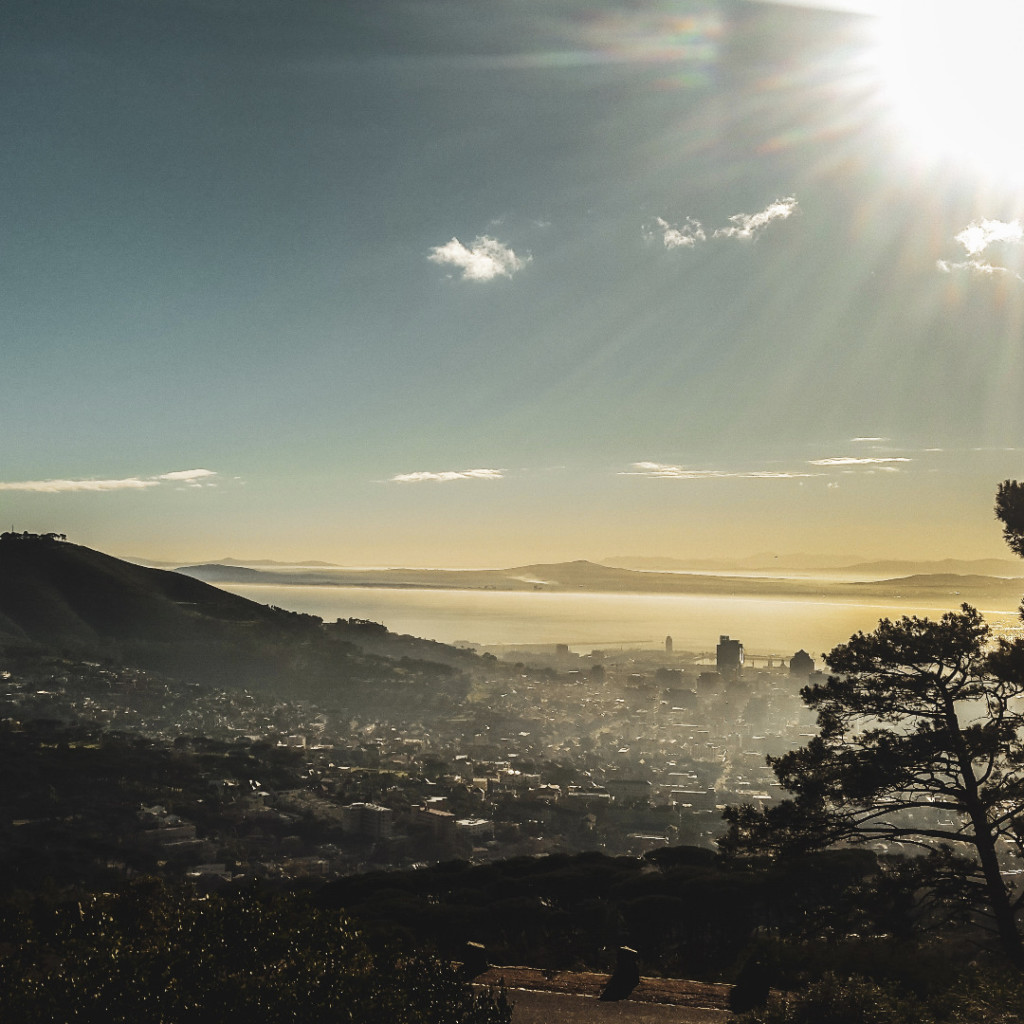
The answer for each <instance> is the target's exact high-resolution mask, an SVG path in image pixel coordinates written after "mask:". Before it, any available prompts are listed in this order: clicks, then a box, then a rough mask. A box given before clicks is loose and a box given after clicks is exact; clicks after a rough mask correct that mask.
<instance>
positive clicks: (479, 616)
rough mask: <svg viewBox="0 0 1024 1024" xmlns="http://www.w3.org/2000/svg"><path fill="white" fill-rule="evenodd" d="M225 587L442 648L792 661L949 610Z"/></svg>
mask: <svg viewBox="0 0 1024 1024" xmlns="http://www.w3.org/2000/svg"><path fill="white" fill-rule="evenodd" d="M220 586H221V587H222V588H223V589H224V590H229V591H231V592H232V593H234V594H239V595H241V596H243V597H247V598H249V599H250V600H253V601H258V602H260V603H261V604H272V605H277V606H278V607H280V608H287V609H289V610H291V611H298V612H307V613H311V614H314V615H319V616H320V617H321V618H323V619H325V620H327V621H333V620H334V619H338V618H342V619H347V618H358V619H370V620H373V621H374V622H381V623H383V624H384V625H385V626H387V627H388V629H390V630H392V631H393V632H395V633H407V634H410V635H412V636H418V637H425V638H426V639H429V640H439V641H442V642H444V643H458V644H466V643H473V644H480V645H485V646H501V645H505V646H525V645H533V644H545V645H547V644H552V645H553V644H568V645H569V647H570V648H571V649H572V650H574V651H576V652H578V653H586V652H589V651H590V650H592V649H596V648H616V647H627V648H628V647H640V648H646V649H653V648H658V647H662V646H663V645H664V642H665V637H666V636H671V637H672V640H673V646H674V649H675V650H676V651H688V652H692V653H694V654H702V653H707V652H713V651H714V649H715V645H716V644H717V643H718V639H719V637H720V636H721V635H726V634H727V635H729V636H731V637H732V638H733V639H736V640H740V641H741V642H742V643H743V645H744V648H745V650H746V651H747V653H748V657H749V656H751V655H753V656H757V655H760V656H765V657H767V656H772V657H785V658H787V659H788V658H789V657H790V656H791V655H792V654H793V653H794V652H795V651H797V650H801V649H802V650H805V651H807V652H808V653H809V654H810V655H811V656H812V657H814V658H818V657H820V655H821V654H822V653H823V652H827V651H829V650H831V649H832V647H834V646H835V645H836V644H839V643H843V642H845V641H846V640H848V639H849V637H850V636H851V635H852V634H853V633H855V632H857V631H858V630H863V631H864V632H869V631H871V630H872V629H874V628H875V626H876V625H877V624H878V620H879V619H881V618H883V617H887V618H899V617H900V616H903V615H919V616H927V617H929V618H938V617H940V616H941V615H942V614H943V612H946V611H950V610H952V607H951V606H950V605H941V604H939V603H937V601H936V600H935V599H933V600H932V602H931V603H925V604H922V603H921V602H920V600H918V601H915V600H913V599H906V600H900V601H895V600H892V601H887V602H884V603H880V602H873V601H864V602H851V601H846V600H831V599H829V598H827V597H822V598H817V597H816V598H814V599H798V598H791V597H765V596H719V595H714V596H709V595H694V594H625V593H614V594H607V593H589V592H587V593H557V592H543V591H494V590H458V589H428V588H400V587H370V586H309V585H279V584H276V583H273V584H220ZM981 611H982V612H983V613H984V614H985V618H986V620H987V621H988V622H989V624H990V625H991V626H993V628H994V629H995V630H996V631H997V633H999V634H1001V635H1007V636H1008V635H1011V634H1015V633H1019V631H1020V629H1021V622H1020V619H1019V617H1018V615H1017V611H1016V608H1015V606H1014V605H1013V603H1011V602H1009V601H1007V602H1005V606H1004V607H998V606H995V607H983V608H982V609H981Z"/></svg>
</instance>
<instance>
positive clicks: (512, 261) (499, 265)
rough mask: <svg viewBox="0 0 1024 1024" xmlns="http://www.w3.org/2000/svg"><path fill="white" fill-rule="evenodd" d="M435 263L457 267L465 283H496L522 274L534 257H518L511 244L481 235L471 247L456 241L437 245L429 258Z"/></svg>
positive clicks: (474, 240)
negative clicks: (495, 279)
mask: <svg viewBox="0 0 1024 1024" xmlns="http://www.w3.org/2000/svg"><path fill="white" fill-rule="evenodd" d="M427 259H428V260H430V262H431V263H440V264H441V265H443V266H450V267H456V268H457V269H459V270H461V271H462V280H463V281H493V280H494V278H496V277H511V276H512V275H513V274H516V273H518V272H519V271H520V270H522V269H523V267H525V266H526V264H527V263H529V262H530V259H531V256H530V255H529V254H527V255H526V256H517V255H516V254H515V253H514V252H513V251H512V250H511V249H510V248H509V247H508V246H507V245H504V244H503V243H501V242H499V241H498V240H497V239H496V238H491V237H490V236H489V235H478V236H477V237H476V238H474V239H473V241H472V243H471V244H470V245H468V246H466V245H463V244H462V242H460V241H459V240H458V239H457V238H453V239H452V240H451V241H450V242H446V243H445V244H444V245H435V246H434V247H433V248H432V249H431V250H430V253H429V254H428V256H427Z"/></svg>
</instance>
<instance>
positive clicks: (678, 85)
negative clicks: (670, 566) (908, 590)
mask: <svg viewBox="0 0 1024 1024" xmlns="http://www.w3.org/2000/svg"><path fill="white" fill-rule="evenodd" d="M839 8H846V9H839ZM883 11H898V13H899V16H897V15H896V14H891V13H881V12H883ZM923 11H924V9H923V7H922V6H921V5H920V4H916V3H913V2H908V3H906V4H893V5H887V6H886V7H885V8H884V9H883V8H882V7H879V6H878V5H877V4H874V5H872V4H868V3H856V2H854V0H851V2H849V3H842V4H840V3H835V4H820V5H819V4H811V3H805V4H793V5H788V4H779V3H768V2H753V0H721V2H718V0H678V2H665V0H650V2H646V3H640V4H635V3H625V2H606V3H597V4H594V3H582V2H579V0H555V2H544V3H541V2H539V0H521V2H516V3H506V4H493V5H487V6H480V5H477V4H470V3H468V2H465V0H428V2H423V0H417V2H406V0H386V2H380V0H377V2H374V3H370V2H362V0H354V2H351V3H344V4H334V5H323V4H317V3H313V2H311V0H291V2H288V3H285V2H279V0H259V2H257V3H252V2H246V3H241V2H235V0H219V2H214V0H196V2H194V3H191V4H188V5H183V4H180V3H170V2H166V0H155V2H153V3H149V4H146V5H139V4H135V3H130V2H121V0H100V2H99V3H97V4H95V5H90V9H89V11H88V12H84V11H82V10H80V9H79V8H78V7H77V6H75V5H73V4H71V3H68V2H65V0H50V2H45V3H42V4H29V3H26V2H24V0H15V3H13V4H12V5H10V6H9V8H8V9H7V12H6V14H5V19H6V21H7V27H8V31H7V32H6V33H4V37H3V39H2V40H0V54H2V56H3V59H2V61H0V66H2V67H3V70H2V71H0V75H2V76H3V81H4V84H5V86H6V88H5V89H4V93H3V94H4V96H5V100H4V102H3V107H2V110H3V117H4V122H5V127H6V129H7V133H8V136H9V138H10V139H11V142H10V144H9V146H8V147H7V149H6V152H5V154H4V157H3V161H4V167H5V171H6V173H5V182H6V185H7V187H6V188H5V189H4V190H3V193H2V194H0V224H2V225H3V233H2V241H0V291H2V294H3V296H4V303H3V306H2V309H0V337H2V338H3V349H4V354H5V367H6V373H5V374H4V377H3V382H2V384H0V423H2V424H3V429H4V436H5V440H6V444H5V458H4V460H3V466H2V468H0V520H2V521H3V522H4V528H5V529H7V528H8V526H10V527H11V528H13V529H16V530H19V531H20V530H30V531H38V532H45V531H51V530H52V531H59V532H61V533H66V534H67V535H68V538H69V540H72V541H75V542H78V543H83V544H87V545H89V546H93V547H98V548H102V549H104V550H108V551H111V552H113V553H119V554H132V555H138V556H146V557H149V558H153V559H161V558H162V559H167V560H168V561H174V560H180V561H187V560H191V559H194V558H197V557H207V556H210V555H214V554H218V555H230V556H234V557H250V558H257V557H263V558H273V559H279V560H282V561H288V560H298V559H306V558H319V559H324V560H327V561H331V562H335V563H338V564H343V565H378V564H391V565H397V564H403V565H436V566H467V565H472V566H485V565H495V566H498V565H502V566H509V565H517V564H530V563H535V562H545V561H562V560H569V559H575V558H587V559H592V560H599V559H601V558H602V557H609V556H612V555H635V556H644V555H646V556H664V557H681V558H686V557H702V558H715V557H719V558H723V559H726V558H728V557H730V556H732V557H743V556H746V555H749V554H752V553H754V552H777V553H779V554H780V555H782V554H793V553H800V552H807V553H821V554H822V555H824V556H835V557H838V556H843V555H850V556H851V557H854V558H864V559H872V558H915V559H924V558H943V557H962V558H982V557H1007V556H1008V552H1007V550H1006V548H1005V546H1004V544H1003V542H1002V539H1001V529H1000V527H999V524H998V523H997V522H996V520H995V518H994V516H993V514H992V506H993V501H994V496H995V490H996V486H997V484H998V483H999V482H1000V481H1001V480H1003V479H1006V478H1014V477H1019V476H1020V475H1021V473H1020V469H1019V467H1020V465H1021V454H1022V450H1024V441H1022V429H1021V428H1022V426H1024V423H1022V420H1024V365H1022V364H1024V350H1022V345H1021V339H1022V337H1024V334H1022V326H1024V276H1022V275H1024V259H1022V256H1024V226H1022V225H1024V210H1022V209H1021V201H1020V198H1019V194H1018V190H1016V189H1015V182H1014V176H1013V173H1012V172H1013V168H1014V167H1016V166H1019V162H1018V161H1019V157H1020V155H1021V152H1022V149H1024V129H1022V128H1021V127H1020V126H1019V124H1018V123H1017V121H1018V119H1017V118H1015V117H1014V116H1013V115H1012V106H1010V104H1012V95H1013V90H1012V87H1011V86H1012V77H1010V76H1012V73H1013V71H1014V65H1013V63H1012V60H1011V58H1012V53H1011V52H1010V51H1009V50H1007V49H1006V47H1007V46H1008V45H1009V43H1008V42H1007V40H1009V41H1011V42H1012V40H1013V39H1016V38H1019V34H1015V33H1014V31H1012V30H1013V29H1020V28H1024V21H1022V16H1021V15H1020V14H1018V13H1016V11H1014V9H1013V5H1012V4H1009V3H1005V2H997V0H989V2H987V3H980V4H974V5H971V6H970V7H968V6H967V5H964V4H959V3H952V2H950V3H943V4H940V5H931V6H929V8H928V11H929V15H930V16H929V18H928V19H927V20H926V19H925V16H924V13H923ZM936 12H938V13H936ZM968 12H970V13H968Z"/></svg>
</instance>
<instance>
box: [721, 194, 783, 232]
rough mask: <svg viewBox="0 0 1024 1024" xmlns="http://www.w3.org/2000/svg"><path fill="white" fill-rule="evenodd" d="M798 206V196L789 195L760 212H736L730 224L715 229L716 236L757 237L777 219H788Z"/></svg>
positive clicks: (730, 219)
mask: <svg viewBox="0 0 1024 1024" xmlns="http://www.w3.org/2000/svg"><path fill="white" fill-rule="evenodd" d="M796 207H797V202H796V198H795V197H794V196H787V197H786V198H785V199H776V200H775V202H774V203H770V204H769V205H768V206H766V207H765V208H764V209H763V210H761V212H760V213H736V214H733V216H731V217H730V218H729V226H728V227H725V228H718V230H716V231H715V234H714V237H715V238H743V239H748V238H756V237H757V236H758V235H759V234H761V232H762V231H764V229H765V228H766V227H768V225H769V224H771V223H772V222H773V221H776V220H786V218H787V217H791V216H792V215H793V213H794V212H795V210H796Z"/></svg>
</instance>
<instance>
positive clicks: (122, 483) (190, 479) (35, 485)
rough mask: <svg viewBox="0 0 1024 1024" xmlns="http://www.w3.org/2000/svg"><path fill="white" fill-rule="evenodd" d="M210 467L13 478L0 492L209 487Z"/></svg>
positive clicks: (55, 492)
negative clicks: (99, 476) (114, 475)
mask: <svg viewBox="0 0 1024 1024" xmlns="http://www.w3.org/2000/svg"><path fill="white" fill-rule="evenodd" d="M216 475H217V474H216V473H215V472H214V471H213V470H211V469H181V470H176V471H175V472H173V473H161V474H160V475H159V476H142V477H140V476H129V477H123V478H121V479H119V480H94V479H85V480H60V479H56V480H15V481H0V491H28V492H31V493H35V494H68V493H74V492H76V491H142V490H146V489H148V488H150V487H159V486H160V485H161V484H165V483H181V484H185V485H186V486H188V487H204V486H205V487H210V486H212V484H213V481H212V479H211V478H212V477H215V476H216Z"/></svg>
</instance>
